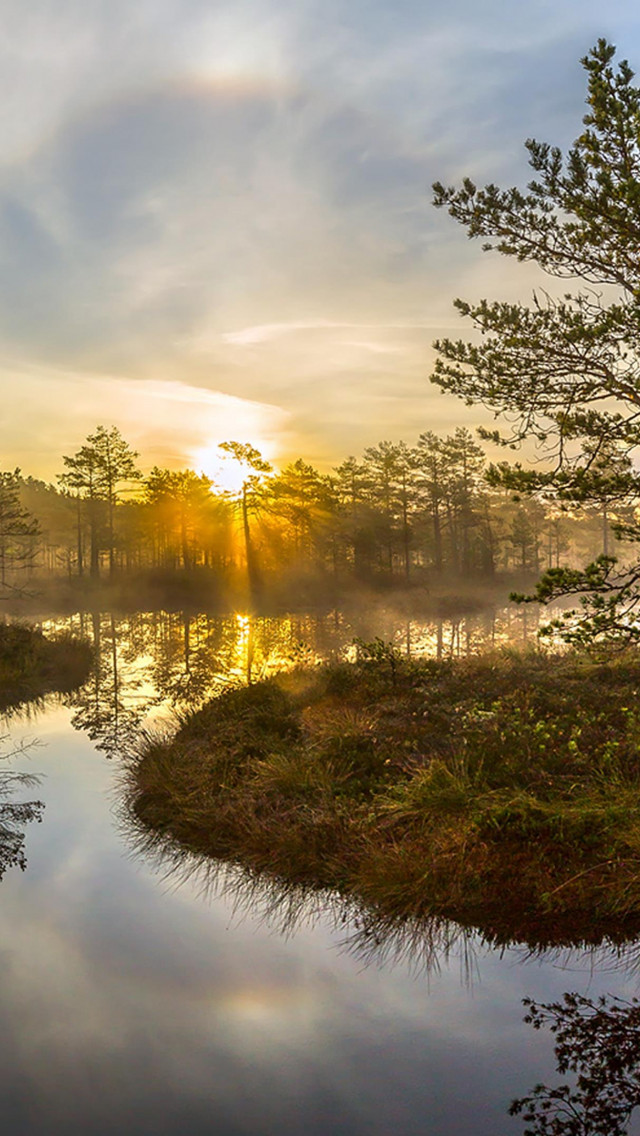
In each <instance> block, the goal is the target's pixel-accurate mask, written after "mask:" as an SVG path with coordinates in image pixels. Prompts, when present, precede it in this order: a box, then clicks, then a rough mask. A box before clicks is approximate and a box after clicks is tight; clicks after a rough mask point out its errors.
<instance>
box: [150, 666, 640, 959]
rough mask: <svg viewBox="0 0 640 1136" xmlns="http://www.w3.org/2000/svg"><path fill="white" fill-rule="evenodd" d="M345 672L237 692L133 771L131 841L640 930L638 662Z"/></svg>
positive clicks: (331, 670) (279, 872)
mask: <svg viewBox="0 0 640 1136" xmlns="http://www.w3.org/2000/svg"><path fill="white" fill-rule="evenodd" d="M369 656H370V657H369V658H366V659H363V660H362V661H361V662H360V663H356V664H352V665H349V664H341V665H335V666H327V667H322V668H318V669H314V670H311V671H296V672H293V673H291V674H288V675H283V676H281V677H280V678H278V679H277V680H269V681H267V682H263V683H260V684H257V685H255V686H253V687H250V688H248V689H238V690H233V691H231V692H229V693H227V694H225V695H224V696H223V697H221V698H219V699H217V700H216V701H214V702H211V703H209V704H208V705H207V706H206V707H205V708H204V709H203V710H201V711H200V712H199V713H196V714H194V715H193V716H191V717H190V718H188V719H187V720H186V721H185V722H184V723H183V725H182V727H181V728H180V730H179V731H178V733H177V735H176V736H175V737H174V738H173V739H170V740H164V741H162V740H151V741H148V742H147V743H146V744H145V746H144V749H143V751H142V752H141V754H140V756H139V758H138V760H137V761H136V762H134V763H133V764H132V766H131V769H130V771H129V807H130V811H131V813H132V814H133V816H134V817H135V821H136V824H137V825H138V826H139V827H140V828H141V830H142V832H143V834H144V835H146V838H147V839H148V840H150V841H151V842H153V841H158V842H162V841H167V840H168V841H170V842H177V843H178V844H179V845H181V846H182V847H184V848H186V849H189V850H191V851H194V852H200V853H204V854H206V855H207V856H211V857H215V858H219V859H225V860H231V861H235V862H237V863H241V864H243V865H244V866H246V867H249V868H251V869H253V870H257V871H261V872H267V873H270V874H271V875H272V876H273V877H277V878H280V879H282V880H287V881H289V882H292V883H303V884H305V883H306V884H311V885H316V886H322V887H331V888H336V889H338V890H339V891H341V892H342V893H343V894H348V895H352V896H354V897H357V898H358V899H360V900H362V901H364V902H365V903H366V904H369V905H371V907H373V908H375V909H376V910H377V911H379V912H380V913H383V914H384V915H385V916H388V917H390V918H402V917H412V918H416V917H421V916H427V915H434V914H435V915H441V916H443V917H451V918H454V919H458V920H460V921H462V922H464V923H467V924H469V923H473V924H475V925H478V926H481V927H482V928H484V929H489V930H490V931H491V933H492V934H496V933H501V934H510V935H513V936H516V937H517V936H518V935H519V934H523V935H524V936H525V937H526V934H527V928H532V927H535V928H537V929H538V930H539V931H542V929H543V928H545V930H544V934H545V935H547V936H548V937H549V938H550V939H552V938H553V928H554V927H557V928H558V934H559V936H560V937H564V938H566V937H567V928H568V927H569V928H570V927H572V926H574V927H575V928H576V929H579V930H577V935H578V934H579V935H583V934H584V930H585V929H588V930H589V933H590V934H592V935H593V934H597V933H598V932H599V931H600V932H605V931H612V930H614V929H615V930H623V929H624V928H625V927H627V928H631V927H634V926H638V925H640V704H639V702H638V690H640V656H639V655H637V654H634V655H632V656H627V657H625V658H620V659H618V660H617V661H615V662H611V663H608V664H594V663H590V662H588V661H586V660H584V661H581V660H579V659H577V658H575V657H566V658H559V657H550V656H545V655H542V654H536V653H531V654H528V655H522V656H518V655H515V654H513V655H509V654H503V655H499V656H491V657H483V658H476V659H470V660H460V661H449V662H435V661H426V662H420V663H409V662H406V661H404V660H401V659H399V658H396V657H395V655H394V654H393V653H392V652H389V651H388V650H386V649H385V648H384V647H383V646H382V645H380V644H378V646H377V647H376V648H374V649H373V650H372V651H370V652H369Z"/></svg>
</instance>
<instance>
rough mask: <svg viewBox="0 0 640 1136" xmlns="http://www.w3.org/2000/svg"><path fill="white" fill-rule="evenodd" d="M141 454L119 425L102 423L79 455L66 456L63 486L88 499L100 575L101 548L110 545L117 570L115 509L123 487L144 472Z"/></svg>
mask: <svg viewBox="0 0 640 1136" xmlns="http://www.w3.org/2000/svg"><path fill="white" fill-rule="evenodd" d="M137 457H138V454H137V453H136V452H135V451H134V450H132V449H131V447H130V446H129V444H128V442H125V440H124V438H123V437H122V435H121V433H120V431H119V430H118V428H117V426H112V427H111V428H110V429H107V428H106V427H105V426H98V427H97V428H96V430H95V432H94V433H93V434H88V435H87V439H86V441H85V443H84V445H83V446H81V447H80V449H79V450H78V452H77V453H76V454H73V455H72V456H68V457H67V456H65V457H63V459H62V460H63V462H64V464H65V466H66V472H65V473H63V474H61V475H60V477H59V481H60V484H61V485H62V486H63V488H65V489H68V490H71V491H72V492H75V494H76V496H77V497H78V498H79V499H80V500H83V501H85V503H86V506H87V511H88V517H89V531H90V542H91V575H92V576H98V575H99V574H100V550H101V547H102V546H103V543H104V544H106V547H107V550H108V553H109V574H110V575H111V576H112V575H113V573H114V570H115V548H116V544H115V523H114V522H115V510H116V505H117V503H118V501H119V499H120V492H121V486H122V485H123V484H127V483H128V482H131V481H135V480H137V479H138V478H139V477H140V476H141V474H140V471H139V470H138V469H137V467H136V464H135V459H136V458H137ZM78 569H79V571H80V572H81V571H82V541H81V532H80V527H79V528H78Z"/></svg>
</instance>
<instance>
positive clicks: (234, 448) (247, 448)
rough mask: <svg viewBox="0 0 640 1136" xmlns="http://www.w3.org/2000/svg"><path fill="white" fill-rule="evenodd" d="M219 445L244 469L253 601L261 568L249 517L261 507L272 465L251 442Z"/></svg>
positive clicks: (243, 500)
mask: <svg viewBox="0 0 640 1136" xmlns="http://www.w3.org/2000/svg"><path fill="white" fill-rule="evenodd" d="M219 448H220V449H221V450H222V451H223V453H225V454H228V455H229V456H230V457H232V458H235V460H236V461H237V462H238V464H239V466H240V469H241V470H242V473H243V480H242V486H241V489H240V493H239V503H240V510H241V514H242V531H243V535H244V548H245V556H246V563H247V577H248V582H249V595H250V598H251V601H252V602H253V601H255V600H257V598H258V596H259V593H260V571H259V567H258V561H257V557H256V552H255V548H254V544H253V540H252V536H251V526H250V522H249V518H250V515H251V513H253V512H255V510H256V509H258V508H259V507H260V502H261V500H262V485H263V482H264V478H265V476H266V474H269V473H271V472H272V467H271V465H270V464H269V462H268V461H266V460H265V458H263V456H262V454H261V453H260V451H259V450H257V449H256V448H255V446H252V445H250V444H249V443H248V442H221V443H220V447H219Z"/></svg>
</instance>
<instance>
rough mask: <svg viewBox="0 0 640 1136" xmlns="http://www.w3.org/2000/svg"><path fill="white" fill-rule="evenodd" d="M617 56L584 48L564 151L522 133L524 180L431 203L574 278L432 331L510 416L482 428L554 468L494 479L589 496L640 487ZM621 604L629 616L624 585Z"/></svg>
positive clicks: (496, 242) (638, 201)
mask: <svg viewBox="0 0 640 1136" xmlns="http://www.w3.org/2000/svg"><path fill="white" fill-rule="evenodd" d="M614 56H615V48H614V47H613V45H611V44H609V43H607V42H606V41H605V40H604V39H601V40H599V41H598V43H597V44H596V46H595V47H594V48H593V49H592V50H591V51H590V52H589V54H588V55H587V56H586V57H585V58H584V59H583V60H582V63H583V66H584V68H585V70H586V72H587V76H588V94H587V103H588V113H587V114H586V115H585V117H584V119H583V125H584V129H583V131H582V133H581V134H580V135H579V137H578V138H577V140H576V142H575V143H574V145H573V147H572V148H571V149H570V150H569V152H568V154H567V155H566V157H563V155H562V153H561V151H560V150H559V149H558V148H557V147H552V146H550V145H548V144H547V143H541V142H538V141H535V140H533V139H529V140H528V141H527V143H526V147H527V150H528V153H529V163H530V165H531V167H532V170H533V173H534V177H533V179H532V180H531V181H530V182H529V185H528V186H527V189H526V191H522V190H520V189H517V188H511V189H507V190H501V189H499V188H498V187H497V186H496V185H493V184H490V185H487V186H486V187H485V188H484V189H478V188H477V187H476V186H475V185H474V184H473V182H472V181H471V180H469V179H468V178H467V179H465V180H464V181H463V183H462V186H461V187H460V188H455V187H450V188H445V187H444V186H443V185H442V184H440V183H436V184H435V185H434V194H435V198H434V202H435V205H436V206H438V207H446V208H448V210H449V213H450V214H451V216H453V217H454V218H455V219H456V220H457V221H459V222H460V223H461V224H462V225H464V226H465V228H466V229H467V232H468V234H469V236H470V237H481V238H484V239H485V243H484V245H483V247H484V248H485V249H496V250H497V251H498V252H500V253H502V254H503V255H504V256H509V257H515V258H516V259H517V260H519V261H533V262H534V263H536V264H537V265H538V266H539V267H540V268H541V269H543V271H544V272H546V273H547V274H549V275H551V276H554V277H559V278H561V279H572V280H576V281H577V282H578V283H577V286H576V287H575V288H574V290H573V291H570V292H565V293H564V294H560V293H559V292H558V291H557V290H556V292H554V293H553V294H551V293H547V292H546V291H540V292H538V293H535V294H534V296H533V300H532V302H531V304H530V305H526V304H522V303H507V302H502V301H488V300H481V301H480V302H479V303H469V302H467V301H464V300H456V307H457V308H458V310H459V311H460V312H461V314H462V315H464V316H466V317H468V318H469V319H470V320H471V321H472V324H473V326H474V328H475V329H476V331H478V332H479V333H480V339H479V340H478V339H476V340H474V342H467V341H463V340H458V341H454V340H451V339H443V340H440V341H438V342H437V343H436V348H437V350H438V351H439V353H440V357H439V359H438V360H437V362H436V366H435V371H434V374H433V381H434V382H436V383H438V384H439V385H440V386H441V387H442V388H443V389H444V390H447V391H451V392H453V393H454V394H456V395H458V396H460V397H462V398H464V399H465V401H466V402H467V403H469V404H472V403H481V404H483V405H484V406H486V407H488V408H490V409H491V410H492V411H493V412H494V414H495V415H496V417H498V416H503V415H505V414H506V415H508V417H509V422H510V427H511V428H510V431H509V432H508V433H507V434H506V435H501V434H500V433H499V432H498V431H496V432H486V431H485V435H486V436H488V437H491V438H492V439H493V440H494V441H502V442H504V443H506V444H510V445H512V446H516V445H518V444H519V443H520V442H521V441H523V440H524V439H526V438H533V439H535V441H536V442H537V443H538V445H539V446H540V447H541V448H542V450H543V452H544V454H545V456H546V457H547V458H548V459H549V460H550V461H551V463H552V466H553V469H552V472H548V471H545V472H543V473H539V472H538V471H523V470H522V469H521V468H520V467H518V466H516V467H515V469H512V468H511V467H509V466H508V465H507V464H506V463H503V464H501V465H499V466H497V467H495V468H494V469H493V471H492V476H493V479H494V483H501V484H502V485H504V486H507V487H509V488H512V489H516V490H521V489H527V488H528V489H530V490H531V489H538V490H539V489H547V490H548V489H550V488H555V489H556V490H557V491H558V492H559V494H560V495H561V496H562V497H564V498H565V499H567V498H569V499H571V498H573V499H574V500H575V499H581V500H583V501H584V500H603V498H604V499H605V500H609V499H611V498H614V499H619V498H620V497H621V496H622V497H624V496H626V497H629V498H631V499H632V500H636V499H637V495H638V477H637V474H636V473H635V471H634V469H633V467H632V465H631V461H630V460H629V456H630V454H631V453H632V451H633V450H634V449H635V448H636V447H637V446H638V444H640V89H638V87H636V86H634V84H633V72H632V70H631V68H630V67H629V64H628V63H627V62H626V61H625V60H623V61H622V62H620V63H619V64H618V66H617V68H616V67H614V64H613V60H614ZM627 535H629V534H628V533H627ZM607 552H608V549H606V548H605V555H606V554H607ZM608 579H609V580H610V577H608ZM554 585H555V588H554V590H555V594H558V592H559V590H560V589H559V580H558V579H556V580H555V581H554ZM625 586H626V584H625ZM543 590H544V589H543ZM537 598H541V593H539V594H538V597H537ZM618 608H619V611H621V612H622V618H623V620H624V611H625V608H624V597H623V596H620V604H619V605H618ZM628 616H629V620H630V621H632V619H633V616H632V613H631V611H629V612H628ZM600 629H601V630H602V628H600ZM612 633H613V635H614V637H615V634H616V629H615V628H614V627H613V626H612Z"/></svg>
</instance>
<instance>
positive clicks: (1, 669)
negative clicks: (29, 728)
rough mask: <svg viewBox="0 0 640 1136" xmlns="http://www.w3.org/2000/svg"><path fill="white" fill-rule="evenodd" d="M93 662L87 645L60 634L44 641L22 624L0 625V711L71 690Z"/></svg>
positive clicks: (84, 642)
mask: <svg viewBox="0 0 640 1136" xmlns="http://www.w3.org/2000/svg"><path fill="white" fill-rule="evenodd" d="M92 662H93V651H92V648H91V646H90V644H89V643H88V642H86V641H85V640H82V639H79V638H77V637H76V636H74V635H71V634H68V633H66V632H62V633H60V634H58V635H56V636H53V637H51V638H46V637H45V636H44V635H43V634H42V632H41V631H39V630H38V629H37V628H34V627H30V626H28V625H26V624H22V623H0V711H2V710H7V709H9V708H11V707H12V706H16V705H18V704H19V703H21V702H27V701H30V700H33V699H35V698H39V697H41V696H42V695H44V694H47V693H48V692H50V691H67V690H73V689H74V687H76V686H79V685H80V684H81V683H82V682H84V681H85V679H86V678H87V676H88V674H89V670H90V668H91V664H92Z"/></svg>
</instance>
